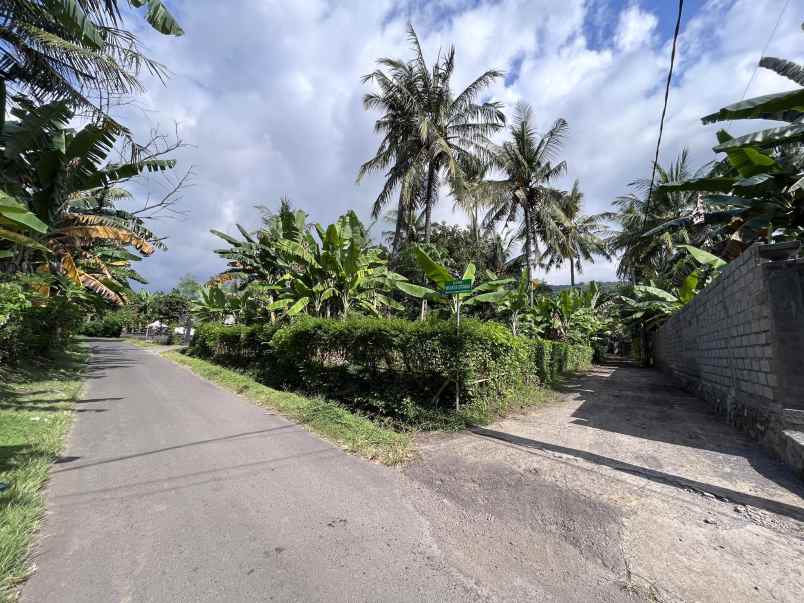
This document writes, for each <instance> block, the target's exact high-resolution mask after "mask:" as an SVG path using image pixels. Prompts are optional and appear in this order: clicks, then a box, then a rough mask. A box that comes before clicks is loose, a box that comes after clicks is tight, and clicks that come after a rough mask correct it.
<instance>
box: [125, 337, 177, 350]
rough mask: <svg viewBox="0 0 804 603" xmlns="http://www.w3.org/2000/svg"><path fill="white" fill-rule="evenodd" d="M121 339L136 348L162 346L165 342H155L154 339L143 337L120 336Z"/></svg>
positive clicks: (164, 345)
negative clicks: (148, 339)
mask: <svg viewBox="0 0 804 603" xmlns="http://www.w3.org/2000/svg"><path fill="white" fill-rule="evenodd" d="M120 340H121V341H125V342H126V343H130V344H132V345H135V346H137V347H138V348H164V347H166V344H163V343H157V342H155V341H146V340H145V339H137V338H136V337H121V338H120Z"/></svg>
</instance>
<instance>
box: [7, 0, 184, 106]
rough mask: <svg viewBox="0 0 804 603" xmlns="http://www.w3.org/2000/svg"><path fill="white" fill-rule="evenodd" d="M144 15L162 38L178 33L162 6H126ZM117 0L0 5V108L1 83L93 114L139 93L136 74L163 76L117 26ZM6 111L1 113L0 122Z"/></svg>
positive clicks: (141, 1)
mask: <svg viewBox="0 0 804 603" xmlns="http://www.w3.org/2000/svg"><path fill="white" fill-rule="evenodd" d="M127 3H128V4H129V5H131V6H133V7H135V8H139V7H143V6H145V7H146V9H147V13H146V19H147V20H148V22H149V23H150V24H151V26H152V27H153V28H154V29H156V30H157V31H159V32H161V33H163V34H170V35H181V34H182V33H183V31H182V29H181V27H180V26H179V24H178V23H177V22H176V20H175V19H174V18H173V16H172V15H171V14H170V12H169V11H168V10H167V8H165V6H164V4H163V3H162V2H161V0H128V2H127ZM118 4H120V2H119V1H118V0H14V1H12V2H2V3H0V102H2V106H3V107H5V101H6V98H5V96H6V85H7V84H8V85H10V86H11V88H12V90H15V89H16V91H17V92H25V93H28V94H30V95H32V96H33V97H34V98H36V99H37V100H39V101H50V100H67V101H69V102H70V103H71V104H72V105H73V106H75V107H81V108H84V109H88V110H89V111H90V112H92V113H97V112H99V111H102V110H103V109H104V107H105V106H107V105H108V104H109V102H110V101H111V100H113V99H114V98H116V97H117V96H119V95H121V94H128V93H130V92H132V91H136V90H139V89H140V85H139V82H138V81H137V75H138V74H139V73H140V71H141V70H143V69H144V70H146V71H148V72H150V73H153V74H156V75H158V76H160V77H162V76H163V75H164V74H165V70H164V68H163V67H162V66H161V65H160V64H159V63H157V62H155V61H153V60H151V59H149V58H148V57H146V56H145V55H144V54H143V52H142V49H141V48H140V46H139V44H138V41H137V37H136V36H135V35H134V34H133V33H131V32H129V31H126V30H124V29H121V28H119V27H118V25H119V24H120V21H121V14H120V10H119V7H118ZM3 117H4V112H2V111H0V120H2V118H3Z"/></svg>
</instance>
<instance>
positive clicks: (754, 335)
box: [653, 245, 804, 450]
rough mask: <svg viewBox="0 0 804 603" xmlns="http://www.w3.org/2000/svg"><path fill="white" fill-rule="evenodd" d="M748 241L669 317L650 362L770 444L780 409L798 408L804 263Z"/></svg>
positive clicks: (803, 359)
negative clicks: (779, 257) (714, 277)
mask: <svg viewBox="0 0 804 603" xmlns="http://www.w3.org/2000/svg"><path fill="white" fill-rule="evenodd" d="M769 249H773V248H772V247H771V246H759V245H754V246H752V247H751V248H750V249H748V250H746V251H745V252H744V253H743V254H742V255H741V256H740V257H739V258H737V259H736V260H734V261H733V262H731V263H730V264H729V265H728V266H727V267H726V268H724V270H723V271H722V273H721V275H720V276H719V277H718V278H717V280H716V281H715V282H713V283H712V284H711V285H710V286H709V287H707V288H706V289H705V290H703V291H702V292H701V293H700V294H699V295H698V296H697V297H696V298H695V299H694V300H693V301H692V302H690V303H689V304H688V305H687V306H686V307H685V308H684V309H682V310H681V311H680V312H678V313H677V314H675V315H674V316H672V317H671V318H670V319H669V320H668V321H667V322H665V323H664V324H663V325H662V327H661V328H660V329H659V330H658V332H657V333H656V336H655V338H654V342H653V349H654V356H655V359H656V365H657V366H658V367H659V368H660V369H662V370H663V371H665V372H666V373H668V374H670V375H671V376H672V377H674V378H675V379H676V380H678V381H679V382H680V383H681V384H682V385H683V386H685V387H686V388H687V389H689V390H691V391H693V392H694V393H696V394H698V396H699V397H701V398H703V399H704V400H706V401H708V402H709V403H711V404H712V405H713V406H714V407H715V409H716V410H717V411H718V412H720V413H721V414H723V415H725V416H726V418H727V419H728V421H729V422H730V423H732V424H733V425H735V426H737V427H739V428H740V429H742V430H744V431H746V432H747V433H749V434H750V435H751V436H752V437H754V438H756V439H757V440H760V441H762V442H764V443H765V444H767V445H768V446H769V447H770V448H772V449H774V450H778V449H779V447H780V446H781V444H780V438H782V435H781V432H782V430H783V425H781V417H782V415H783V413H782V411H783V409H786V408H787V409H789V408H799V409H804V356H803V355H802V353H804V263H802V261H801V260H795V259H782V260H780V261H770V260H769V259H767V258H766V256H772V255H773V254H772V253H769V252H768V250H769Z"/></svg>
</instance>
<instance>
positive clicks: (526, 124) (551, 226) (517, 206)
mask: <svg viewBox="0 0 804 603" xmlns="http://www.w3.org/2000/svg"><path fill="white" fill-rule="evenodd" d="M566 133H567V122H566V121H565V120H563V119H557V120H556V121H555V122H554V123H553V125H552V127H551V128H550V129H549V130H548V131H547V132H546V133H544V134H542V135H539V134H538V133H537V132H536V129H535V127H534V125H533V111H532V109H531V108H530V106H529V105H526V104H524V103H520V104H518V105H517V107H516V111H515V116H514V121H513V123H512V125H511V128H510V139H509V140H507V141H506V142H504V143H503V144H502V145H501V146H493V147H492V148H491V163H492V165H493V166H494V167H496V168H498V169H500V170H501V171H502V172H503V173H504V174H505V175H506V178H505V179H503V180H496V181H489V182H488V184H487V185H486V187H487V191H488V193H489V194H490V203H491V208H490V209H489V212H488V213H487V214H486V218H485V222H486V224H487V225H493V224H496V223H498V222H501V221H504V222H505V223H506V224H507V223H509V222H511V221H514V220H516V219H517V215H518V214H519V212H520V211H521V213H522V215H523V220H522V222H521V226H520V228H519V231H518V238H519V239H520V240H524V247H525V249H524V255H525V266H526V270H527V273H528V280H529V281H530V282H531V283H532V282H533V266H532V264H533V254H534V252H535V251H537V250H538V241H539V240H540V239H541V240H542V241H545V242H547V241H555V240H559V239H560V236H561V233H560V230H559V224H561V223H562V222H563V220H564V217H563V214H562V213H561V210H560V208H559V205H558V203H557V198H558V196H559V193H558V191H556V190H554V189H552V188H550V187H549V186H548V185H549V183H550V182H551V181H552V180H553V179H555V178H556V177H558V176H561V175H563V174H564V173H565V172H566V169H567V164H566V162H564V161H560V162H558V163H556V164H554V163H553V161H554V160H555V159H556V155H557V154H558V151H559V150H560V149H561V145H562V143H563V140H564V137H565V136H566ZM532 295H533V293H532V291H531V292H530V297H531V301H532Z"/></svg>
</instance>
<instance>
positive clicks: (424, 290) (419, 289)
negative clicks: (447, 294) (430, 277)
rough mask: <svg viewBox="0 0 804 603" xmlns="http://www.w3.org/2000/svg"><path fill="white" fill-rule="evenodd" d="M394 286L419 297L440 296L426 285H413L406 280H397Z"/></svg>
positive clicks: (433, 297)
mask: <svg viewBox="0 0 804 603" xmlns="http://www.w3.org/2000/svg"><path fill="white" fill-rule="evenodd" d="M396 286H397V288H398V289H399V290H400V291H402V292H404V293H407V294H408V295H411V296H413V297H416V298H419V299H422V298H426V299H435V298H438V297H440V294H439V293H438V292H437V291H434V290H432V289H430V288H428V287H423V286H422V285H415V284H413V283H410V282H408V281H398V282H397V283H396Z"/></svg>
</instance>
